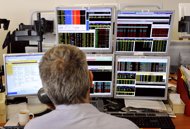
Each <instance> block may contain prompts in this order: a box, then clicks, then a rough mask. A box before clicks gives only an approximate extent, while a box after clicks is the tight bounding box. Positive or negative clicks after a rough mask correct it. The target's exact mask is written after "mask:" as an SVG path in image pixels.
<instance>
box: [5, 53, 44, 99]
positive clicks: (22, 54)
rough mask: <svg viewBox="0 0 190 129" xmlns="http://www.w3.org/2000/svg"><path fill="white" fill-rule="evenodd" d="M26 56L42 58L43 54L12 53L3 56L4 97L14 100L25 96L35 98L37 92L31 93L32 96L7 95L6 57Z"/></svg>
mask: <svg viewBox="0 0 190 129" xmlns="http://www.w3.org/2000/svg"><path fill="white" fill-rule="evenodd" d="M27 55H31V56H32V55H39V56H43V55H44V53H42V52H40V53H12V54H3V61H4V62H3V64H4V76H5V90H6V92H5V93H6V96H7V98H15V97H27V96H37V92H36V93H32V94H19V95H15V94H14V95H9V94H8V84H7V81H8V80H7V72H6V71H7V70H6V57H10V56H11V57H14V56H27ZM42 87H43V85H42Z"/></svg>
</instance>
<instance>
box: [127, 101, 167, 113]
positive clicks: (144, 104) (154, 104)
mask: <svg viewBox="0 0 190 129" xmlns="http://www.w3.org/2000/svg"><path fill="white" fill-rule="evenodd" d="M125 107H135V108H147V109H154V110H159V111H166V110H167V109H166V106H165V105H164V103H163V102H162V101H154V100H127V99H125Z"/></svg>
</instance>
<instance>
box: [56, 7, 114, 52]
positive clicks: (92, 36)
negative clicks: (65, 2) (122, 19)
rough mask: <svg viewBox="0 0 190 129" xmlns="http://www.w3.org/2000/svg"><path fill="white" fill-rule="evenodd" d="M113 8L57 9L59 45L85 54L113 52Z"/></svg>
mask: <svg viewBox="0 0 190 129" xmlns="http://www.w3.org/2000/svg"><path fill="white" fill-rule="evenodd" d="M113 12H114V8H112V7H57V8H56V18H57V20H56V21H57V43H59V44H72V45H75V46H77V47H79V48H80V49H82V50H84V51H85V52H112V38H113Z"/></svg>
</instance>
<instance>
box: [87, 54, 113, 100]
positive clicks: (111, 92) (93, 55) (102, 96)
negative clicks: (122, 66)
mask: <svg viewBox="0 0 190 129" xmlns="http://www.w3.org/2000/svg"><path fill="white" fill-rule="evenodd" d="M87 56H92V57H96V56H98V57H100V56H102V57H105V56H108V57H112V85H111V88H110V94H109V95H94V94H90V97H92V98H96V97H98V98H105V97H113V92H114V72H115V70H114V68H115V67H114V66H115V65H114V63H115V61H114V54H86V58H87ZM86 61H87V62H88V60H86Z"/></svg>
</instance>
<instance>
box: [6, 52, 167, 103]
mask: <svg viewBox="0 0 190 129" xmlns="http://www.w3.org/2000/svg"><path fill="white" fill-rule="evenodd" d="M42 56H43V53H38V54H37V53H36V54H34V53H30V54H26V53H25V54H6V55H4V66H5V78H6V91H7V96H8V97H16V96H29V95H35V94H36V93H37V92H38V90H39V89H40V88H41V87H42V84H41V79H40V76H39V68H38V65H39V61H40V59H41V57H42ZM87 62H88V68H89V70H91V71H92V73H93V75H94V80H93V84H94V87H93V88H91V90H90V91H91V94H90V95H91V97H113V96H114V97H116V98H131V99H132V98H135V99H154V100H164V99H166V97H167V89H168V86H167V84H168V73H169V62H170V58H169V57H166V56H163V57H154V56H138V57H137V56H115V55H113V54H87Z"/></svg>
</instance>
